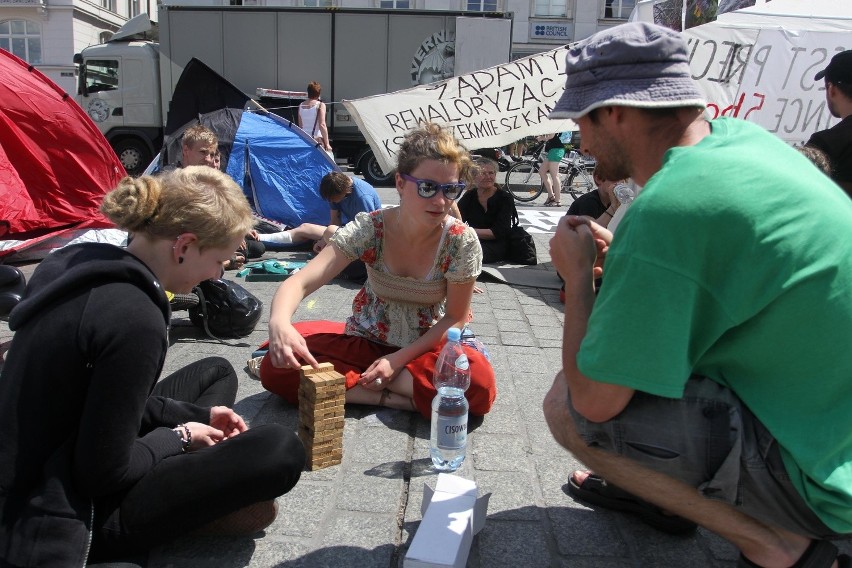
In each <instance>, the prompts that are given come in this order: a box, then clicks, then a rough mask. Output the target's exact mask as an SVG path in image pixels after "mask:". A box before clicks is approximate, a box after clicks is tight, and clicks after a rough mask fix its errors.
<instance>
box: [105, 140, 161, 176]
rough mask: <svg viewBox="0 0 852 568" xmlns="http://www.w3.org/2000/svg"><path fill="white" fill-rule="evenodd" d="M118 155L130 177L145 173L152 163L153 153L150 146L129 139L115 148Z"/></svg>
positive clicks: (118, 143)
mask: <svg viewBox="0 0 852 568" xmlns="http://www.w3.org/2000/svg"><path fill="white" fill-rule="evenodd" d="M113 150H115V153H116V155H117V156H118V159H119V161H121V165H122V166H124V169H125V170H126V171H127V173H128V175H132V176H136V175H139V174H141V173H142V172H143V171H145V168H146V167H148V164H149V163H151V159H152V156H151V152H150V151H149V150H148V146H147V145H146V144H145V143H144V142H142V141H141V140H134V139H132V138H128V139H125V140H121V141H119V142H117V143H116V144H115V146H113Z"/></svg>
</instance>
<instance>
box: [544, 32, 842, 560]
mask: <svg viewBox="0 0 852 568" xmlns="http://www.w3.org/2000/svg"><path fill="white" fill-rule="evenodd" d="M704 106H705V102H704V97H703V95H702V93H701V91H700V90H699V89H698V87H697V85H696V83H695V82H694V81H693V80H692V78H691V72H690V68H689V64H688V52H687V47H686V44H685V42H684V41H683V39H682V38H681V37H680V35H679V34H678V33H677V32H674V31H672V30H669V29H667V28H662V27H658V26H655V25H653V24H647V23H630V24H624V25H622V26H617V27H614V28H610V29H609V30H606V31H603V32H600V33H598V34H596V35H594V36H592V37H590V38H588V39H586V40H584V41H581V42H579V43H578V44H577V45H575V46H573V47H571V48H570V49H569V51H568V55H567V61H566V84H565V92H564V94H563V95H562V98H561V99H560V101H559V102H558V104H557V105H556V108H555V109H554V111H553V112H552V114H551V117H552V118H560V119H561V118H571V119H573V120H575V121H576V122H577V124H578V125H579V127H580V134H581V139H582V145H583V151H584V152H587V153H589V154H591V155H593V156H595V158H596V159H597V167H596V170H597V169H599V170H600V175H601V176H603V177H605V178H608V179H622V178H627V177H632V178H633V180H634V181H635V182H636V183H637V184H638V185H640V186H643V189H642V192H641V193H640V194H639V195H638V196H637V197H636V199H635V200H634V201H633V202H632V204H631V207H630V209H629V210H628V211H627V213H626V214H625V215H624V218H623V219H622V221H621V224H620V225H619V228H618V233H617V234H616V236H615V238H613V236H612V234H611V233H609V232H608V231H607V230H606V229H604V228H603V227H600V226H599V225H597V224H596V223H594V222H593V221H590V220H588V219H587V218H582V217H572V216H568V217H566V218H564V219H563V220H562V221H561V222H560V224H559V226H558V228H557V231H556V234H555V235H554V237H553V239H552V240H551V243H550V247H551V250H550V253H551V258H552V260H553V264H554V266H555V267H556V268H557V270H558V271H559V273H560V274H561V275H562V277H563V278H564V279H565V295H566V302H565V323H564V336H563V356H562V364H563V369H562V372H560V373H559V374H558V375H557V377H556V379H555V381H554V383H553V387H552V388H551V390H550V392H549V393H548V394H547V396H546V397H545V401H544V411H545V416H546V418H547V421H548V425H549V427H550V429H551V432H552V433H553V435H554V437H555V438H556V440H557V441H558V442H559V443H560V444H562V445H563V446H564V447H566V448H567V449H569V450H570V451H571V452H572V453H573V454H574V455H575V456H576V457H577V458H578V459H579V460H580V461H581V462H583V463H585V464H586V465H587V466H589V467H591V468H592V469H593V470H594V472H595V473H594V474H591V475H590V474H588V473H586V472H575V473H574V474H573V475H572V476H571V478H570V479H569V488H570V491H571V493H572V494H574V495H575V496H576V497H578V498H581V499H585V500H587V501H591V502H593V503H596V504H598V505H600V506H604V507H610V508H614V509H619V510H626V511H630V512H634V513H637V514H639V515H640V517H641V518H642V519H643V520H646V521H648V522H649V523H652V524H653V525H654V526H656V527H658V528H661V529H663V530H667V531H669V532H685V531H688V530H689V529H690V528H694V524H693V523H697V524H698V525H701V526H703V527H705V528H706V529H708V530H710V531H713V532H715V533H717V534H719V535H721V536H722V537H724V538H726V539H727V540H729V541H731V542H732V543H733V544H734V545H736V546H737V548H738V549H739V550H740V552H741V555H740V559H739V564H738V565H739V566H766V567H775V566H779V567H780V566H783V567H788V566H791V565H795V566H811V567H817V566H819V567H825V568H828V567H831V566H838V565H839V566H841V567H843V566H847V567H848V566H850V564H851V563H852V562H851V561H850V559H849V557H848V556H845V555H839V556H838V550H837V548H836V546H835V545H834V544H832V543H831V542H830V541H831V540H833V539H835V538H842V537H848V536H849V535H850V534H852V436H850V424H851V423H850V417H852V357H850V354H849V330H850V329H852V294H850V290H852V201H850V200H849V199H848V198H847V197H846V196H845V195H844V193H843V192H842V191H841V190H840V189H839V188H838V187H837V186H836V185H835V184H834V183H832V182H831V181H830V180H828V179H827V178H826V177H825V176H822V175H817V170H816V169H815V168H814V166H813V165H812V164H811V163H810V162H809V161H808V160H807V159H806V158H804V157H803V156H802V155H800V153H799V152H797V151H796V150H795V149H793V148H791V147H790V146H788V145H787V144H785V143H784V142H783V141H781V140H780V139H779V138H777V137H775V136H773V135H771V134H769V133H768V132H766V131H765V130H763V129H762V128H760V127H758V126H756V125H754V124H752V123H748V122H745V121H742V120H738V119H733V118H720V119H716V120H713V121H707V120H706V119H705V118H704V116H703V109H704ZM604 271H605V272H606V276H605V278H604V279H603V285H602V286H601V289H600V292H599V294H598V296H597V299H595V293H594V284H593V283H594V279H595V277H597V276H600V275H601V274H602V273H603V272H604ZM675 515H676V516H675Z"/></svg>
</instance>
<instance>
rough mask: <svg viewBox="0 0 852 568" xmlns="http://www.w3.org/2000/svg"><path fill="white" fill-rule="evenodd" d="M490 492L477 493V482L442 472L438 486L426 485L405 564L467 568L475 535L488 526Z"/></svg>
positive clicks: (409, 567) (408, 566) (425, 567)
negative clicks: (420, 515) (418, 520)
mask: <svg viewBox="0 0 852 568" xmlns="http://www.w3.org/2000/svg"><path fill="white" fill-rule="evenodd" d="M490 496H491V494H490V493H488V494H487V495H483V496H482V497H477V490H476V483H474V482H473V481H470V480H469V479H464V478H463V477H458V476H456V475H450V474H447V473H439V474H438V482H437V484H436V485H435V490H434V491H432V489H431V488H430V487H429V486H428V485H426V486H424V488H423V504H422V505H421V506H420V512H421V513H422V514H423V520H422V521H420V528H418V529H417V534H415V535H414V539H413V540H412V542H411V546H410V547H409V548H408V553H406V555H405V560H404V561H403V564H402V565H403V567H404V568H438V567H441V568H443V567H446V566H452V567H453V568H464V566H465V565H466V564H467V557H468V554H470V543H471V541H472V540H473V535H475V534H476V533H478V532H479V531H480V530H482V527H483V526H485V516H486V512H487V511H488V498H489V497H490Z"/></svg>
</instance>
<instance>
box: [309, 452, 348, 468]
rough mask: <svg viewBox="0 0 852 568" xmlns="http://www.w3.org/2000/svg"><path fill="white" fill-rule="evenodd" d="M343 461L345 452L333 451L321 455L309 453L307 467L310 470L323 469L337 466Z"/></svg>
mask: <svg viewBox="0 0 852 568" xmlns="http://www.w3.org/2000/svg"><path fill="white" fill-rule="evenodd" d="M342 460H343V450H342V449H340V450H333V451H330V452H326V453H321V454H316V453H315V454H313V455H311V454H310V453H309V456H308V460H307V467H308V469H309V470H316V469H322V468H324V467H328V466H332V465H337V464H339V463H340V462H341V461H342Z"/></svg>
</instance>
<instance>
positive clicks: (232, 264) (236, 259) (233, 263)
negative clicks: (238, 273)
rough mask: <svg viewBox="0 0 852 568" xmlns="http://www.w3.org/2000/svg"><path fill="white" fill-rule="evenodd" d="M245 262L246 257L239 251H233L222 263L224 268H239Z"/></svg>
mask: <svg viewBox="0 0 852 568" xmlns="http://www.w3.org/2000/svg"><path fill="white" fill-rule="evenodd" d="M245 263H246V257H245V256H243V255H242V254H241V253H235V254H234V256H232V257H231V258H230V259H228V261H227V262H225V264H224V268H225V270H239V269H240V268H242V267H243V265H244V264H245Z"/></svg>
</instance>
